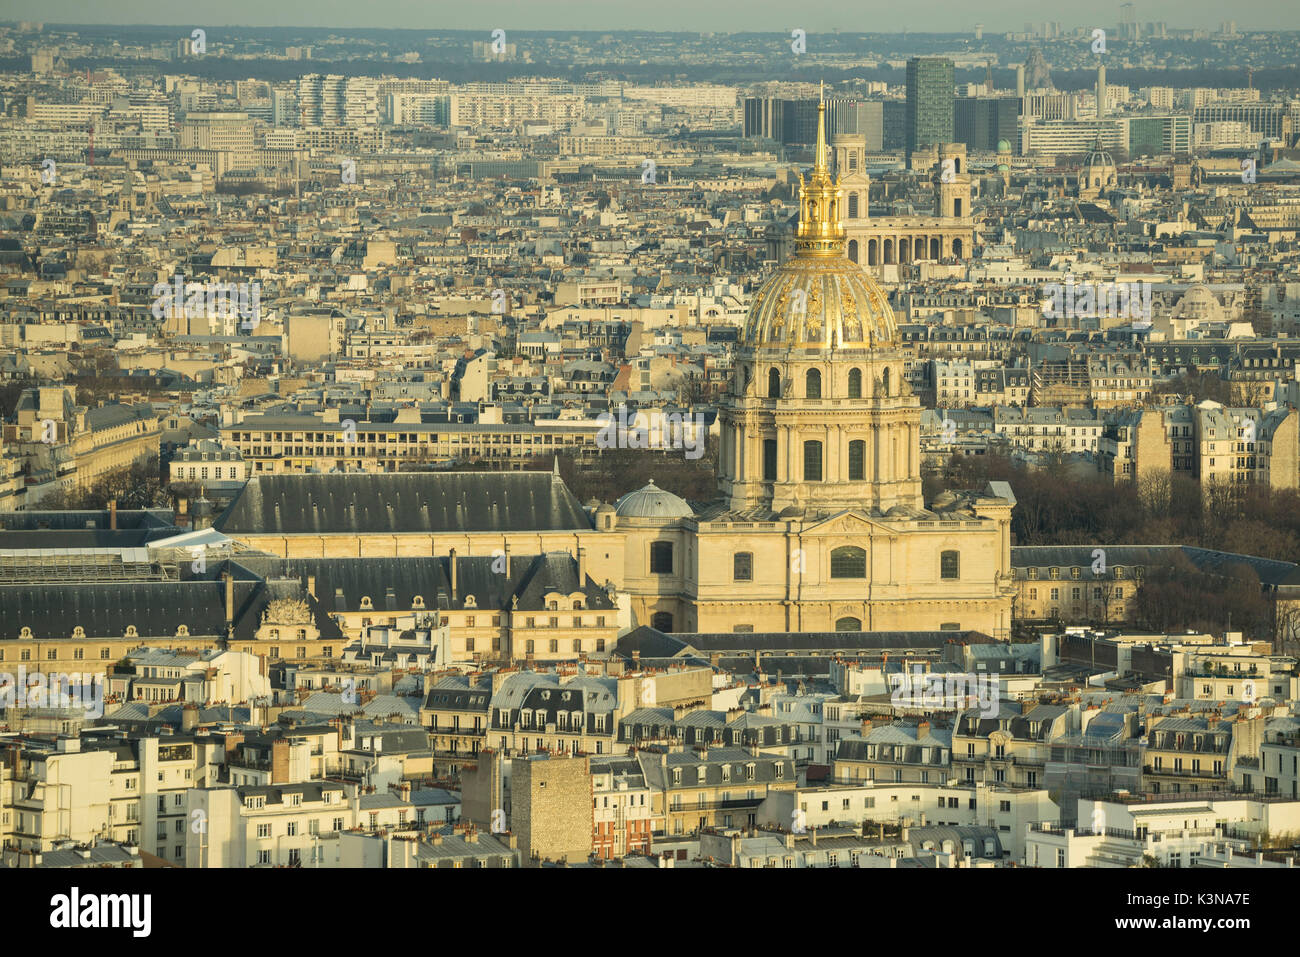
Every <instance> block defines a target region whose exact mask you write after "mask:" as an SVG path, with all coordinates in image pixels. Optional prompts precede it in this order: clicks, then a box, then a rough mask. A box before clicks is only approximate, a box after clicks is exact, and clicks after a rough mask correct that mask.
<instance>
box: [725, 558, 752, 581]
mask: <svg viewBox="0 0 1300 957" xmlns="http://www.w3.org/2000/svg"><path fill="white" fill-rule="evenodd" d="M731 577H732V580H733V581H738V582H752V581H753V580H754V553H753V552H736V554H735V555H733V556H732V557H731Z"/></svg>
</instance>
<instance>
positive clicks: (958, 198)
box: [933, 143, 971, 219]
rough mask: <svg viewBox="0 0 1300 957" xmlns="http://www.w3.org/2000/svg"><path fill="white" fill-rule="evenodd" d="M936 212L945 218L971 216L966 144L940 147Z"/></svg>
mask: <svg viewBox="0 0 1300 957" xmlns="http://www.w3.org/2000/svg"><path fill="white" fill-rule="evenodd" d="M933 183H934V195H935V209H934V214H935V215H936V216H939V217H941V218H943V219H964V218H966V217H968V216H970V190H971V185H970V172H969V170H967V169H966V144H965V143H945V144H944V145H942V146H940V147H939V165H938V167H937V168H936V169H935V171H934V177H933Z"/></svg>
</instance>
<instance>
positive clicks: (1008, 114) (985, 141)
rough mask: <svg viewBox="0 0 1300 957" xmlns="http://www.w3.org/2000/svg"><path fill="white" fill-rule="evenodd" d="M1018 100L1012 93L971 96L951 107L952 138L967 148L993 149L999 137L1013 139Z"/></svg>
mask: <svg viewBox="0 0 1300 957" xmlns="http://www.w3.org/2000/svg"><path fill="white" fill-rule="evenodd" d="M1019 116H1020V101H1019V100H1018V99H1016V98H1015V97H1012V96H997V97H991V96H990V97H985V96H981V97H971V98H964V99H960V100H957V101H956V104H955V106H954V108H953V141H954V142H957V143H965V144H966V146H967V147H968V148H969V149H971V150H989V151H993V150H996V149H997V146H998V142H999V141H1000V140H1006V141H1008V142H1011V143H1014V142H1016V139H1017V136H1016V123H1017V120H1018V119H1019Z"/></svg>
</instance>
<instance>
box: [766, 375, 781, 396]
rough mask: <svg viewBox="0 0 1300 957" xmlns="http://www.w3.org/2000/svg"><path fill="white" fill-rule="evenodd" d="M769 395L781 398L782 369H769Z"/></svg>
mask: <svg viewBox="0 0 1300 957" xmlns="http://www.w3.org/2000/svg"><path fill="white" fill-rule="evenodd" d="M767 397H768V398H769V399H779V398H781V370H780V369H768V370H767Z"/></svg>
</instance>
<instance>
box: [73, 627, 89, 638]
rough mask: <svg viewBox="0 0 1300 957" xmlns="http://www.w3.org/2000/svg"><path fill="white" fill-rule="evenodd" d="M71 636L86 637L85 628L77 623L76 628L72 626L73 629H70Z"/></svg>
mask: <svg viewBox="0 0 1300 957" xmlns="http://www.w3.org/2000/svg"><path fill="white" fill-rule="evenodd" d="M72 637H73V638H85V637H86V629H85V628H82V627H81V626H80V625H78V626H77V627H76V628H73V629H72Z"/></svg>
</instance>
